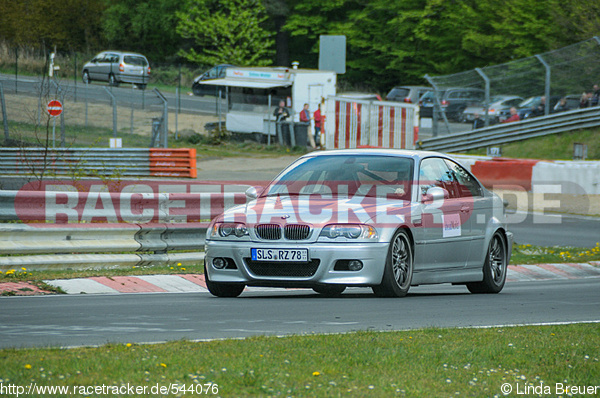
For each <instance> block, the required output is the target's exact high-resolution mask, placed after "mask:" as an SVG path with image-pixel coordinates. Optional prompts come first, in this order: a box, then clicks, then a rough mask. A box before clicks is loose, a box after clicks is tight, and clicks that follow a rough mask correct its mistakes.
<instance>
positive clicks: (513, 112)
mask: <svg viewBox="0 0 600 398" xmlns="http://www.w3.org/2000/svg"><path fill="white" fill-rule="evenodd" d="M519 120H521V118H520V117H519V113H518V112H517V108H515V107H514V106H513V107H512V108H510V117H509V118H508V119H506V120H504V121H503V122H502V123H510V122H518V121H519Z"/></svg>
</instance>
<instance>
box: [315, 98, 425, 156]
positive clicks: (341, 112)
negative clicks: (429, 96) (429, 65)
mask: <svg viewBox="0 0 600 398" xmlns="http://www.w3.org/2000/svg"><path fill="white" fill-rule="evenodd" d="M418 112H419V108H418V106H416V105H412V104H404V103H398V102H384V101H360V100H354V99H350V98H344V97H329V98H328V99H327V118H326V119H325V147H326V148H327V149H341V148H358V147H364V146H376V147H382V148H403V149H413V148H414V142H415V141H414V140H415V133H416V128H417V126H418V121H419V115H418Z"/></svg>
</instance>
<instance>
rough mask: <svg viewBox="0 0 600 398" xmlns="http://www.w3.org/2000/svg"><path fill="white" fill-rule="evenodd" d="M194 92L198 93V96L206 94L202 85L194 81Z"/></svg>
mask: <svg viewBox="0 0 600 398" xmlns="http://www.w3.org/2000/svg"><path fill="white" fill-rule="evenodd" d="M192 92H193V93H194V95H197V96H198V97H203V96H204V93H203V92H202V89H201V88H200V85H199V84H198V83H194V84H193V85H192Z"/></svg>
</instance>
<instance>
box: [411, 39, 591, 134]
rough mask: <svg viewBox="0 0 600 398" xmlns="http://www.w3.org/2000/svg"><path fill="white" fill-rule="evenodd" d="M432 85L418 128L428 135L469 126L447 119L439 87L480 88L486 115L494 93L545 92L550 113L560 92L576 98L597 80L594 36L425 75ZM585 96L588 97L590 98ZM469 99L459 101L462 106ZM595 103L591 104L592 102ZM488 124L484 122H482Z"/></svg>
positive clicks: (539, 94)
mask: <svg viewBox="0 0 600 398" xmlns="http://www.w3.org/2000/svg"><path fill="white" fill-rule="evenodd" d="M425 77H426V79H427V80H428V81H429V83H430V84H431V85H432V86H433V87H434V92H435V94H436V99H435V101H433V115H432V119H433V120H432V124H431V130H430V131H427V130H428V129H427V128H423V125H422V127H421V131H422V132H425V133H429V134H431V135H433V136H437V135H440V134H449V133H451V132H453V131H454V132H456V131H457V129H458V130H459V131H460V130H462V131H464V130H470V129H471V126H470V125H468V124H464V123H463V125H464V126H463V127H462V129H461V128H460V126H459V127H457V123H452V122H453V120H448V119H449V118H448V115H446V114H445V112H443V111H442V109H443V107H444V105H445V104H443V101H444V98H443V92H444V91H446V90H447V89H449V88H457V87H460V88H470V89H479V90H483V91H484V100H483V101H482V103H480V104H479V105H480V106H481V108H482V111H483V114H482V115H481V116H482V117H485V118H486V119H488V118H487V116H488V110H489V109H488V105H489V104H490V101H491V99H493V98H494V97H495V96H498V95H516V96H520V97H522V98H524V99H527V98H530V97H542V96H544V97H545V98H549V99H550V101H546V102H545V104H543V105H544V106H543V107H544V108H545V109H544V113H545V114H546V115H547V114H549V113H552V110H553V107H554V106H555V105H556V102H557V101H558V100H560V98H561V97H566V96H568V97H569V98H570V99H571V100H575V99H580V98H581V97H582V95H583V94H584V93H586V95H588V96H590V95H589V93H591V92H593V90H594V87H593V86H594V85H595V84H600V38H598V37H594V38H592V39H589V40H586V41H583V42H579V43H577V44H573V45H571V46H568V47H564V48H561V49H558V50H554V51H549V52H546V53H543V54H537V55H534V56H531V57H528V58H523V59H519V60H515V61H511V62H507V63H504V64H501V65H494V66H486V67H483V68H477V69H474V70H469V71H465V72H461V73H456V74H452V75H445V76H429V75H426V76H425ZM590 100H591V99H588V101H590ZM467 105H472V104H468V103H465V104H463V105H462V106H463V107H466V106H467ZM593 105H595V104H593ZM487 123H488V124H489V122H487Z"/></svg>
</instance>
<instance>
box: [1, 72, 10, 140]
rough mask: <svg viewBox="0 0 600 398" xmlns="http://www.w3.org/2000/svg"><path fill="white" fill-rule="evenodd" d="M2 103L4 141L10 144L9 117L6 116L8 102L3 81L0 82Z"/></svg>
mask: <svg viewBox="0 0 600 398" xmlns="http://www.w3.org/2000/svg"><path fill="white" fill-rule="evenodd" d="M0 103H1V104H2V123H3V124H4V142H5V145H8V142H9V141H10V136H9V135H8V118H7V116H6V102H5V100H4V88H3V87H2V82H0Z"/></svg>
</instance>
